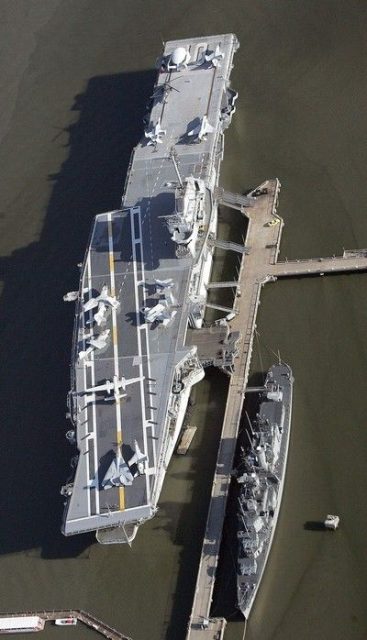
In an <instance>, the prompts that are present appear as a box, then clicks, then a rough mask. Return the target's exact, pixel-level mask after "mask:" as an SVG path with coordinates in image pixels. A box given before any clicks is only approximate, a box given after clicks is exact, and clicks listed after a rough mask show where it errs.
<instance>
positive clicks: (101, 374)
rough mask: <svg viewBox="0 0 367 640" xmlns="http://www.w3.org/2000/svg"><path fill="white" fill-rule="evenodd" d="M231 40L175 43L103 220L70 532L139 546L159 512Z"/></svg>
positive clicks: (74, 434) (78, 331)
mask: <svg viewBox="0 0 367 640" xmlns="http://www.w3.org/2000/svg"><path fill="white" fill-rule="evenodd" d="M237 48H238V41H237V39H236V37H235V36H234V35H233V34H228V35H220V36H211V37H205V38H196V39H189V40H181V41H173V42H168V43H167V44H166V46H165V49H164V52H163V55H162V56H161V57H160V58H159V60H158V61H157V68H158V74H157V81H156V84H155V86H154V89H153V93H152V97H151V98H150V103H149V106H148V113H147V116H146V119H145V122H144V127H145V130H144V134H143V137H142V139H141V141H140V142H139V144H138V145H137V147H136V148H135V150H134V152H133V154H132V158H131V162H130V166H129V170H128V174H127V178H126V183H125V190H124V196H123V199H122V204H121V209H119V210H116V211H111V212H108V213H103V214H100V215H98V216H96V218H95V220H94V223H93V226H92V231H91V236H90V241H89V245H88V248H87V251H86V256H85V260H84V262H83V266H82V268H81V279H80V287H79V291H78V292H70V293H69V294H66V296H65V299H66V300H71V301H74V300H75V302H76V313H75V328H74V340H73V350H72V363H71V371H72V375H71V390H70V393H69V414H70V418H71V421H72V425H73V426H72V429H71V430H70V431H69V432H68V434H67V435H68V438H69V440H70V441H71V442H72V443H75V444H76V446H77V449H78V455H77V457H76V458H75V460H74V466H75V474H74V477H73V478H71V479H70V481H69V482H68V483H67V485H65V487H63V494H64V495H65V497H66V504H65V512H64V520H63V532H64V534H65V535H72V534H76V533H83V532H86V531H91V530H96V531H97V539H98V540H99V541H100V542H102V543H112V542H130V541H131V540H132V539H133V538H134V536H135V535H136V531H137V528H138V526H139V525H140V524H142V523H143V522H144V521H145V520H147V519H149V518H151V517H152V516H153V515H154V514H155V512H156V510H157V503H158V499H159V494H160V491H161V488H162V484H163V480H164V476H165V472H166V468H167V465H168V463H169V460H170V458H171V456H172V452H173V450H174V447H175V444H176V441H177V438H178V436H179V433H180V430H181V428H182V424H183V419H184V414H185V410H186V406H187V402H188V398H189V395H190V390H191V388H192V386H193V385H194V384H196V383H197V382H199V381H200V380H201V379H202V378H203V376H204V370H203V367H202V364H201V362H200V360H199V358H198V354H197V349H196V346H195V341H193V339H192V337H191V338H190V341H187V342H186V333H187V329H188V327H191V328H193V329H197V330H200V328H201V327H202V323H203V318H204V313H205V303H206V296H207V288H206V285H207V284H208V282H209V279H210V273H211V266H212V256H213V251H214V240H215V237H216V229H217V204H218V203H217V200H216V188H217V186H218V179H219V170H220V163H221V160H222V156H223V131H224V129H225V128H226V127H227V126H228V125H229V123H230V120H231V116H232V114H233V112H234V110H235V100H236V97H237V94H236V93H235V92H234V91H233V90H232V89H231V88H230V82H229V78H230V73H231V69H232V61H233V54H234V52H235V51H236V49H237Z"/></svg>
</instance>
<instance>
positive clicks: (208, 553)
mask: <svg viewBox="0 0 367 640" xmlns="http://www.w3.org/2000/svg"><path fill="white" fill-rule="evenodd" d="M279 191H280V182H279V180H277V179H272V180H267V181H266V182H264V183H263V184H262V185H260V186H259V187H258V188H257V189H256V193H257V194H260V195H258V196H257V197H256V200H255V199H252V200H251V205H250V206H249V203H248V202H246V200H244V199H242V197H241V196H236V195H235V194H229V195H228V193H227V192H226V193H225V196H224V197H223V198H222V202H223V203H225V204H226V205H227V206H231V205H232V208H234V209H237V210H239V211H240V212H241V213H242V214H244V215H246V216H247V218H248V229H247V236H246V240H245V242H244V246H243V247H242V250H241V252H240V253H241V254H242V260H241V268H240V272H239V278H238V282H237V286H236V283H233V282H230V283H223V284H224V286H226V285H228V286H231V287H233V288H235V289H236V296H235V300H234V305H233V310H232V311H233V314H232V315H233V317H232V319H231V321H230V322H229V323H228V324H229V330H230V331H231V332H233V333H234V332H238V333H239V334H241V336H242V339H241V341H239V343H238V346H237V352H238V353H237V356H238V357H237V358H236V360H235V361H234V365H233V368H232V370H231V372H230V384H229V389H228V396H227V403H226V409H225V415H224V421H223V427H222V434H221V440H220V444H219V450H218V456H217V463H216V469H215V474H214V478H213V485H212V493H211V499H210V505H209V512H208V518H207V523H206V529H205V535H204V540H203V546H202V553H201V558H200V564H199V569H198V576H197V582H196V589H195V594H194V602H193V607H192V612H191V616H190V620H189V624H188V632H187V636H186V640H216V639H217V638H218V637H223V636H222V635H219V636H218V629H220V633H221V634H224V629H225V624H224V623H223V619H222V618H219V619H216V618H211V617H210V608H211V603H212V599H213V590H214V584H215V576H216V571H217V566H218V560H219V551H220V544H221V539H222V530H223V522H224V517H225V512H226V506H227V497H228V492H229V486H230V481H231V472H232V469H233V459H234V454H235V450H236V444H237V436H238V429H239V424H240V419H241V415H242V409H243V402H244V396H245V391H246V386H247V381H248V376H249V369H250V364H251V356H252V350H253V339H254V333H255V328H256V315H257V310H258V306H259V302H260V294H261V289H262V287H263V286H264V285H265V284H266V283H268V282H275V281H276V280H277V279H278V278H285V277H305V276H314V275H321V276H323V275H326V274H333V273H351V272H358V271H367V250H366V249H360V250H359V249H352V250H344V252H343V254H342V255H341V256H339V257H335V256H333V257H331V258H313V259H309V260H292V261H284V262H278V255H279V248H280V241H281V236H282V230H283V226H284V222H283V219H282V218H281V217H280V216H279V215H278V214H277V205H278V196H279ZM246 205H247V207H248V208H246ZM230 244H231V243H227V246H226V247H225V245H226V243H223V242H221V241H220V240H219V241H216V243H215V245H216V246H217V247H220V248H227V249H228V250H237V245H236V247H232V246H229V245H230ZM232 244H233V243H232ZM214 286H215V285H214ZM208 288H211V285H209V286H208ZM226 311H227V310H226ZM206 621H210V624H206ZM216 621H217V622H216Z"/></svg>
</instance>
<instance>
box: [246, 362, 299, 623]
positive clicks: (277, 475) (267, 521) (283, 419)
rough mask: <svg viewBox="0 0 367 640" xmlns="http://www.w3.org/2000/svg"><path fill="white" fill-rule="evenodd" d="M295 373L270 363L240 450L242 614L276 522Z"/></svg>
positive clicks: (254, 589)
mask: <svg viewBox="0 0 367 640" xmlns="http://www.w3.org/2000/svg"><path fill="white" fill-rule="evenodd" d="M292 394H293V376H292V371H291V369H290V367H288V365H286V364H283V363H282V364H278V365H273V366H272V367H271V368H270V369H269V371H268V374H267V377H266V381H265V391H264V392H263V393H262V394H261V404H260V408H259V413H258V415H257V419H256V423H255V424H254V425H253V433H251V434H249V436H250V439H251V446H250V445H249V447H248V449H247V450H246V452H245V451H244V452H243V456H242V462H241V466H240V468H239V470H238V471H239V475H238V478H237V480H238V482H239V483H240V493H239V498H238V506H239V508H238V523H239V526H238V532H237V537H238V559H237V602H238V608H239V609H240V611H241V613H242V614H243V615H244V617H245V618H246V619H248V617H249V615H250V611H251V608H252V605H253V603H254V600H255V597H256V594H257V592H258V589H259V587H260V584H261V579H262V577H263V574H264V570H265V567H266V563H267V560H268V557H269V553H270V549H271V545H272V542H273V538H274V533H275V529H276V525H277V521H278V516H279V511H280V506H281V502H282V495H283V489H284V482H285V473H286V466H287V458H288V449H289V440H290V430H291V416H292Z"/></svg>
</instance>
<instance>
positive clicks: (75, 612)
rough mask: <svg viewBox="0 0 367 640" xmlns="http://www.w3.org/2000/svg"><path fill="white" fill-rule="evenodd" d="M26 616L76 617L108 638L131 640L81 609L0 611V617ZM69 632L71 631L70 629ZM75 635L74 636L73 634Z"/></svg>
mask: <svg viewBox="0 0 367 640" xmlns="http://www.w3.org/2000/svg"><path fill="white" fill-rule="evenodd" d="M26 616H38V617H39V618H41V619H42V620H44V621H45V622H52V621H55V620H57V619H58V618H76V619H77V620H78V621H79V622H81V623H82V624H84V625H85V626H87V627H89V628H90V629H93V630H94V631H96V632H97V633H99V634H100V635H102V636H104V637H105V638H109V640H131V638H129V636H126V635H124V634H123V633H121V632H120V631H117V630H116V629H114V628H113V627H111V626H110V625H108V624H106V623H105V622H102V621H101V620H98V618H96V617H95V616H93V615H92V614H91V613H88V612H87V611H83V610H82V609H63V610H60V611H57V610H52V611H51V610H49V611H22V612H21V613H0V618H16V617H17V618H20V617H26ZM70 633H73V632H72V631H70ZM75 637H76V636H75Z"/></svg>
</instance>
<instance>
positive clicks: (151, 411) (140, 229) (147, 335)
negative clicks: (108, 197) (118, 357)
mask: <svg viewBox="0 0 367 640" xmlns="http://www.w3.org/2000/svg"><path fill="white" fill-rule="evenodd" d="M139 233H140V237H141V238H143V230H142V224H141V216H140V215H139ZM140 254H141V279H142V281H143V283H145V269H144V249H143V242H142V243H141V247H140ZM143 330H144V331H145V342H146V345H147V370H148V378H149V380H148V381H147V384H148V388H149V391H151V384H152V382H151V379H152V374H151V367H150V349H149V333H148V326H147V324H146V323H145V325H144V327H143ZM149 414H150V418H149V420H153V419H154V417H153V410H152V409H149ZM147 425H148V423H147V422H145V423H144V438H145V439H144V446H145V447H147V446H148V443H147V432H146V428H147ZM149 426H151V430H152V436H153V438H152V440H151V442H152V448H153V464H154V467H155V468H156V467H157V453H156V444H155V440H154V436H155V427H154V425H149ZM145 450H146V452H147V453H148V449H147V448H146V449H145Z"/></svg>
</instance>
